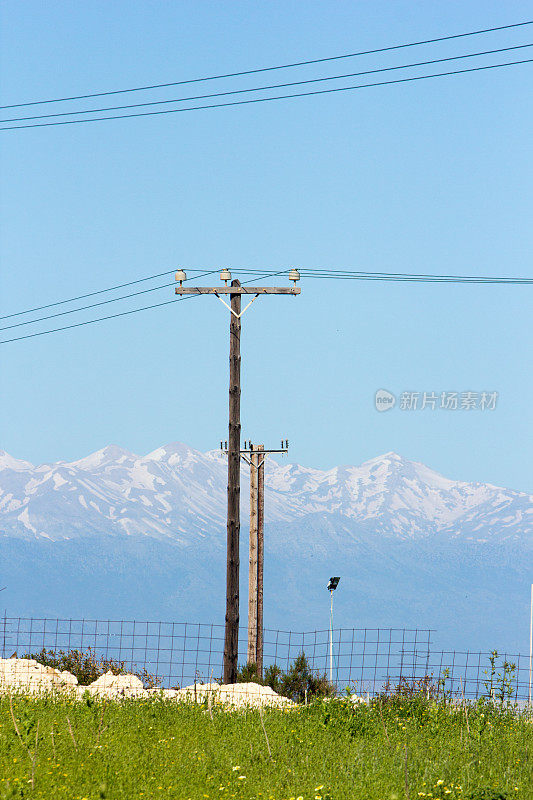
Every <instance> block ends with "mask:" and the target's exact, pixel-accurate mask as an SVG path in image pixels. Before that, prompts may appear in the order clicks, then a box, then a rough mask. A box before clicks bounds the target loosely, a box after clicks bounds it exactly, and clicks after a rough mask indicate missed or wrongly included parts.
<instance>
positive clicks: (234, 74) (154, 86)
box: [0, 20, 533, 109]
mask: <svg viewBox="0 0 533 800" xmlns="http://www.w3.org/2000/svg"><path fill="white" fill-rule="evenodd" d="M532 24H533V20H526V21H524V22H515V23H513V24H511V25H499V26H497V27H494V28H482V29H480V30H475V31H467V32H465V33H456V34H452V35H449V36H439V37H437V38H434V39H423V40H421V41H416V42H408V43H406V44H396V45H390V46H388V47H378V48H374V49H373V50H361V51H359V52H356V53H344V54H342V55H338V56H328V57H327V58H314V59H309V60H307V61H295V62H292V63H290V64H279V65H277V66H273V67H260V68H256V69H248V70H240V71H239V72H227V73H224V74H221V75H210V76H208V77H203V78H189V79H188V80H181V81H171V82H168V83H154V84H151V85H147V86H134V87H133V88H128V89H114V90H112V91H106V92H92V93H90V94H79V95H72V96H70V97H56V98H53V99H49V100H31V101H28V102H25V103H11V104H10V105H4V106H0V109H6V108H22V107H24V106H35V105H44V104H47V103H63V102H67V101H69V100H88V99H90V98H92V97H107V96H109V95H113V94H126V93H129V92H144V91H148V90H150V89H166V88H168V87H170V86H183V85H184V84H191V83H202V82H206V81H214V80H221V79H224V78H238V77H242V76H244V75H254V74H257V73H259V72H272V71H274V70H281V69H291V68H293V67H304V66H309V65H311V64H323V63H325V62H328V61H340V60H341V59H345V58H357V57H359V56H367V55H374V54H376V53H386V52H390V51H391V50H402V49H405V48H407V47H418V46H420V45H425V44H436V43H438V42H447V41H451V40H452V39H463V38H465V37H468V36H480V35H482V34H485V33H495V32H497V31H504V30H510V29H511V28H521V27H524V26H525V25H532Z"/></svg>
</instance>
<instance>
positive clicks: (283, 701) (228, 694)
mask: <svg viewBox="0 0 533 800" xmlns="http://www.w3.org/2000/svg"><path fill="white" fill-rule="evenodd" d="M215 699H216V701H217V702H219V703H222V704H223V705H228V706H234V707H236V708H242V707H250V708H259V707H267V706H268V707H273V708H275V707H277V708H287V707H289V706H294V705H295V703H294V702H293V701H292V700H289V698H288V697H283V696H282V695H279V694H277V693H276V692H275V691H274V690H273V689H271V688H270V686H261V685H260V684H258V683H227V684H225V685H224V686H221V687H220V689H219V691H218V692H217V694H216V695H215Z"/></svg>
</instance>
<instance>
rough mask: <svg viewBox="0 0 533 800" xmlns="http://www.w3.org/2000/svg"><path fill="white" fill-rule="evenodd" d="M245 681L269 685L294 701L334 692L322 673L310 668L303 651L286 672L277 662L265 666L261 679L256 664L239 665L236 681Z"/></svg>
mask: <svg viewBox="0 0 533 800" xmlns="http://www.w3.org/2000/svg"><path fill="white" fill-rule="evenodd" d="M246 682H253V683H260V684H262V685H263V686H270V688H271V689H273V690H274V691H275V692H277V693H278V694H281V695H283V696H284V697H289V698H290V699H291V700H294V701H295V702H296V703H304V702H305V701H306V700H311V699H313V698H318V697H333V696H334V695H335V694H336V688H335V686H334V685H333V684H332V683H330V682H329V681H328V679H327V678H326V676H325V675H324V674H318V673H314V672H313V671H312V670H311V668H310V667H309V664H308V661H307V658H306V657H305V653H300V655H299V656H297V657H296V659H295V660H294V662H293V663H292V665H291V666H290V667H289V669H288V671H287V672H283V671H282V669H281V668H280V667H279V666H278V665H277V664H271V665H270V666H269V667H267V668H266V670H265V673H264V678H263V680H261V679H260V677H259V675H258V672H257V665H256V664H250V663H248V664H245V665H243V666H242V667H239V670H238V672H237V683H246Z"/></svg>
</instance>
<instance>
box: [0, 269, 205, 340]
mask: <svg viewBox="0 0 533 800" xmlns="http://www.w3.org/2000/svg"><path fill="white" fill-rule="evenodd" d="M215 272H218V270H216V269H214V270H211V271H210V272H204V273H203V274H202V275H197V276H196V278H204V277H205V276H206V275H213V273H215ZM169 286H174V283H163V284H162V285H161V286H153V287H151V288H150V289H142V290H141V291H140V292H130V294H124V295H121V297H113V298H112V299H111V300H101V301H100V302H98V303H90V304H89V305H88V306H81V307H80V308H71V309H69V310H68V311H59V312H58V313H57V314H47V315H46V316H44V317H38V318H37V319H29V320H26V321H25V322H16V323H14V324H13V325H4V327H3V328H0V331H7V330H10V329H11V328H21V327H22V326H23V325H34V324H35V323H36V322H44V321H45V320H47V319H55V318H56V317H64V316H66V315H67V314H76V313H77V312H78V311H87V310H88V309H89V308H96V307H97V306H106V305H109V303H117V302H118V301H119V300H128V299H129V298H130V297H138V296H139V295H140V294H148V293H149V292H157V291H158V290H159V289H167V288H168V287H169ZM102 291H104V292H105V291H109V289H103V290H102ZM95 294H96V293H95ZM63 302H69V301H63ZM20 313H22V314H23V313H24V312H23V311H22V312H20Z"/></svg>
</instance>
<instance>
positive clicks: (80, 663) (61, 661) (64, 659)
mask: <svg viewBox="0 0 533 800" xmlns="http://www.w3.org/2000/svg"><path fill="white" fill-rule="evenodd" d="M22 658H32V659H33V660H34V661H37V662H38V663H39V664H44V666H46V667H54V669H58V670H60V671H61V672H63V671H64V670H66V671H67V672H70V673H71V674H72V675H74V676H75V677H76V678H77V679H78V683H79V684H80V686H88V685H89V684H90V683H92V682H93V681H95V680H96V679H97V678H99V677H100V676H101V675H105V673H106V672H112V673H113V675H125V674H126V673H128V672H129V670H128V669H127V668H126V662H125V661H117V660H116V659H114V658H104V657H103V656H100V657H98V656H97V655H96V653H95V652H94V650H93V649H92V648H91V647H88V648H87V650H86V651H84V650H76V649H75V650H66V651H65V650H46V648H44V647H43V649H42V650H41V651H40V652H39V653H27V654H26V655H24V656H22ZM133 674H134V675H136V676H137V677H138V678H139V679H140V680H141V681H142V682H143V685H144V688H145V689H155V688H156V687H157V686H160V684H161V678H158V677H157V676H156V675H152V674H151V673H150V672H148V671H147V670H146V669H145V668H143V669H142V670H140V671H137V672H134V673H133Z"/></svg>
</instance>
